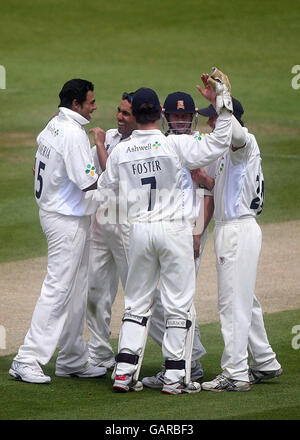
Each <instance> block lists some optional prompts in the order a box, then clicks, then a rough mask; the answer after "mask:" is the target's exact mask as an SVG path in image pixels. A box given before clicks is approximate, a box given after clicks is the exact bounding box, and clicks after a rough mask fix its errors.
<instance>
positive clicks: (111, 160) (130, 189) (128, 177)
mask: <svg viewBox="0 0 300 440" xmlns="http://www.w3.org/2000/svg"><path fill="white" fill-rule="evenodd" d="M231 136H232V118H231V114H230V113H229V112H227V111H226V110H224V111H222V113H221V114H220V116H219V118H218V120H217V123H216V129H215V130H214V132H213V133H210V134H208V135H206V136H205V137H204V138H201V139H200V140H199V139H198V138H197V137H193V136H191V135H180V136H178V135H170V136H168V137H165V135H164V134H163V133H162V132H161V131H160V130H135V131H133V133H132V135H131V136H130V137H129V138H128V139H127V140H124V141H123V142H121V143H120V144H118V145H117V146H116V147H115V148H114V150H113V151H112V153H111V154H110V156H109V157H108V160H107V164H106V170H105V172H104V173H102V174H101V176H100V178H99V180H98V189H99V191H101V189H103V188H111V189H113V190H118V189H119V196H120V205H121V203H126V205H127V206H126V208H124V206H123V208H122V209H123V210H124V211H125V210H126V211H127V214H128V219H129V221H130V222H131V223H139V222H157V221H180V222H182V221H184V222H186V223H188V224H190V225H191V226H192V225H193V222H194V217H193V218H191V217H189V218H187V217H186V214H185V212H184V196H183V177H182V176H183V173H182V168H183V167H186V168H188V169H195V168H199V167H203V166H205V165H207V164H209V163H211V162H213V161H214V160H216V159H217V157H218V156H220V155H221V154H222V153H224V152H225V150H226V148H228V147H229V145H230V143H231Z"/></svg>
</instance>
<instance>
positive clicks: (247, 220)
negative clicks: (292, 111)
mask: <svg viewBox="0 0 300 440" xmlns="http://www.w3.org/2000/svg"><path fill="white" fill-rule="evenodd" d="M232 102H233V114H234V117H235V119H234V118H233V120H234V121H235V122H234V124H237V123H238V122H237V121H239V123H240V124H241V125H243V122H242V119H241V118H242V115H243V113H244V110H243V107H242V105H241V103H240V102H239V101H238V100H237V99H235V98H232ZM199 114H201V115H203V116H206V117H208V118H209V119H208V124H209V125H210V127H211V128H212V130H215V128H216V124H217V121H218V114H217V113H216V112H215V110H214V108H213V107H211V106H209V107H206V108H204V109H201V110H199ZM242 133H243V139H242V140H241V144H240V145H239V146H234V145H232V146H231V148H229V149H228V150H226V151H225V152H224V154H223V155H222V157H220V158H219V159H218V160H217V161H216V162H215V163H213V164H211V165H210V166H208V167H207V168H206V172H207V174H208V176H209V177H210V178H211V179H213V182H214V184H213V186H214V187H213V194H214V206H215V208H214V221H215V228H214V242H215V253H216V267H217V274H218V308H219V315H220V323H221V332H222V336H223V340H224V351H223V354H222V359H221V370H222V372H221V374H219V375H218V376H217V377H216V378H215V379H213V380H211V381H208V382H204V383H202V389H203V390H207V391H249V390H250V389H251V384H255V383H258V382H260V381H262V380H266V379H272V378H275V377H278V376H279V375H281V374H282V368H281V365H280V364H279V362H278V361H277V359H276V354H275V353H274V351H273V350H272V347H271V345H270V343H269V341H268V337H267V333H266V330H265V327H264V320H263V313H262V308H261V306H260V304H259V302H258V300H257V298H256V296H255V283H256V271H257V265H258V260H259V254H260V250H261V243H262V235H261V229H260V227H259V225H258V223H257V221H256V217H257V216H258V215H260V214H261V212H262V208H263V202H264V177H263V171H262V167H261V156H260V150H259V147H258V144H257V141H256V139H255V136H254V135H253V134H251V133H249V132H248V130H247V129H246V128H243V129H242ZM192 176H193V179H194V180H195V181H196V182H198V183H202V182H203V180H202V179H203V171H201V173H200V174H199V172H198V170H194V171H192ZM248 353H249V355H250V367H248Z"/></svg>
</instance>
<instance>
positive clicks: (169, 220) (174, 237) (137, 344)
mask: <svg viewBox="0 0 300 440" xmlns="http://www.w3.org/2000/svg"><path fill="white" fill-rule="evenodd" d="M202 79H203V80H205V81H208V80H209V75H203V76H202ZM210 80H211V82H212V83H213V84H214V85H215V87H216V90H217V103H218V104H217V105H218V112H219V113H220V117H219V119H218V123H217V127H216V130H215V132H214V133H212V134H210V135H208V136H206V137H205V138H204V139H202V140H200V141H199V140H198V139H196V138H192V137H189V136H188V135H182V136H176V135H171V136H169V137H168V138H166V137H165V136H164V135H163V134H162V133H161V132H160V131H159V130H158V129H157V128H158V125H159V117H160V104H159V100H158V98H157V95H156V94H155V92H154V91H153V90H151V89H144V88H142V89H139V91H137V92H136V93H135V94H134V98H133V102H132V108H133V112H134V114H135V116H136V119H137V123H138V124H139V128H140V129H139V130H135V131H134V132H133V133H132V135H131V136H130V138H129V139H128V140H127V141H125V142H126V147H127V148H126V149H125V148H124V145H122V144H119V145H118V146H117V147H116V148H115V149H114V151H113V152H112V153H111V155H110V156H109V158H108V161H107V164H106V171H105V172H104V173H103V174H102V175H101V176H100V179H99V181H98V188H99V190H100V191H101V190H102V189H104V188H111V189H115V190H116V189H119V185H120V194H123V195H125V196H127V203H128V218H129V222H130V223H131V226H130V248H129V272H128V278H127V282H126V288H125V314H124V318H123V324H122V328H121V332H120V338H119V353H118V355H117V368H116V378H115V382H114V388H115V389H116V390H121V391H129V390H130V389H133V388H134V386H135V385H136V383H134V382H133V380H132V379H133V375H134V372H135V370H136V369H137V364H138V359H139V355H140V354H141V352H142V349H143V346H144V335H145V327H146V323H147V320H148V318H149V316H150V310H151V306H152V303H153V299H154V298H153V292H154V291H155V288H156V286H157V284H158V281H159V277H160V282H161V295H162V303H163V307H164V310H165V317H166V321H167V329H166V332H165V336H164V340H163V356H164V358H165V359H166V363H165V366H166V372H165V377H164V387H163V390H162V391H163V392H164V393H167V394H182V393H184V392H188V393H189V392H198V391H200V389H201V387H200V384H198V383H192V384H191V387H186V386H184V385H183V378H184V376H185V339H186V336H187V329H188V328H189V323H190V320H189V318H190V309H191V307H192V303H193V296H194V291H195V265H194V253H193V239H192V224H191V219H189V218H184V217H183V215H182V214H183V206H182V195H183V194H182V168H183V167H185V166H186V167H189V168H197V167H199V166H204V165H206V164H208V163H210V162H212V161H214V160H215V159H216V158H217V157H218V156H219V155H220V154H222V152H224V151H225V150H226V148H227V147H228V146H229V145H230V143H231V127H232V123H231V120H232V117H231V113H230V111H228V110H227V109H226V108H225V106H226V107H227V108H229V109H231V108H232V104H231V98H230V96H229V95H228V92H227V89H226V87H225V86H224V84H223V83H218V84H215V82H214V81H213V80H212V79H211V78H210ZM138 118H139V119H138ZM151 190H152V191H151ZM153 190H155V191H153ZM170 202H171V203H170Z"/></svg>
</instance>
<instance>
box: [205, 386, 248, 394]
mask: <svg viewBox="0 0 300 440" xmlns="http://www.w3.org/2000/svg"><path fill="white" fill-rule="evenodd" d="M202 390H204V391H213V392H214V393H222V392H224V391H229V392H245V391H251V387H249V388H244V389H242V388H239V389H233V388H222V389H216V388H204V387H203V385H202Z"/></svg>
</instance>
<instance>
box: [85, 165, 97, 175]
mask: <svg viewBox="0 0 300 440" xmlns="http://www.w3.org/2000/svg"><path fill="white" fill-rule="evenodd" d="M85 173H86V174H90V175H91V176H94V175H95V167H94V166H92V165H91V164H90V163H89V164H88V165H87V166H86V170H85Z"/></svg>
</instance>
